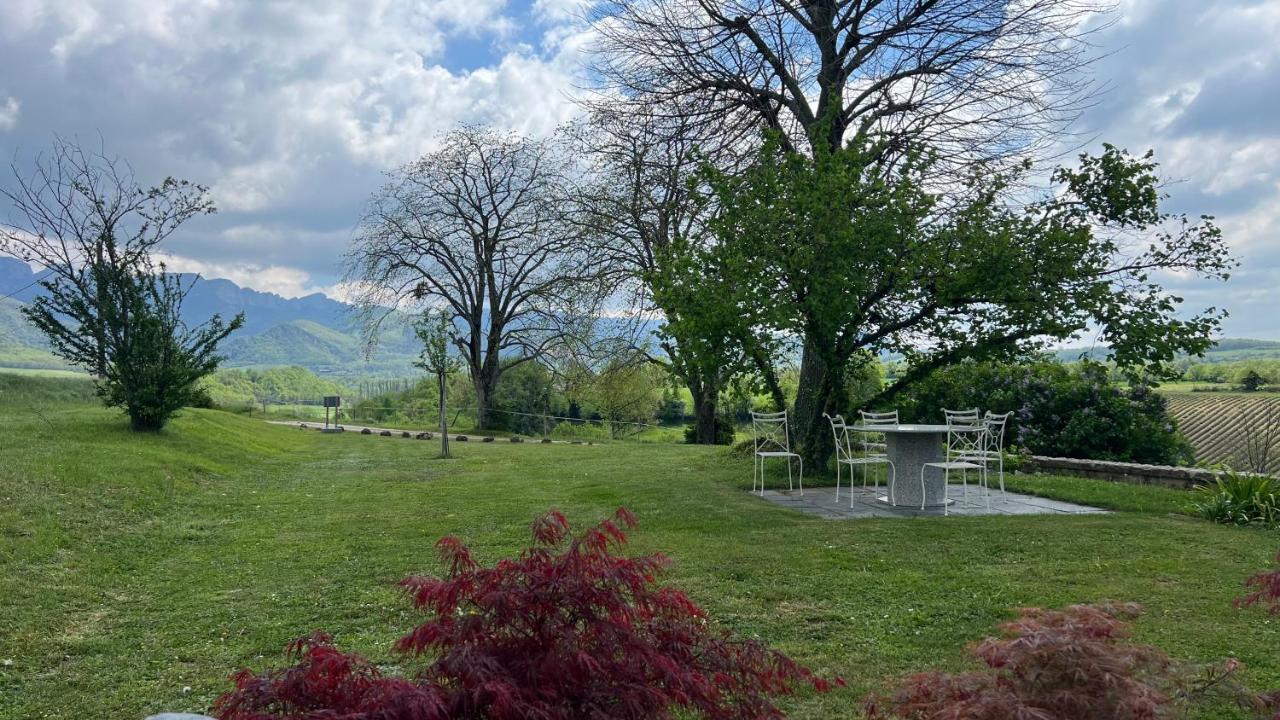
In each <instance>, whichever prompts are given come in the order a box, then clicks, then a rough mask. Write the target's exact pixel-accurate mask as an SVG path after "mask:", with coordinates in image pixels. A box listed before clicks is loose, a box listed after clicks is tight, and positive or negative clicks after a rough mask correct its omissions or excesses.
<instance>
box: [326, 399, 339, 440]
mask: <svg viewBox="0 0 1280 720" xmlns="http://www.w3.org/2000/svg"><path fill="white" fill-rule="evenodd" d="M340 407H342V398H341V397H340V396H338V395H325V396H324V430H323V431H322V432H342V426H341V425H339V424H338V408H340ZM329 408H333V425H332V426H330V425H329Z"/></svg>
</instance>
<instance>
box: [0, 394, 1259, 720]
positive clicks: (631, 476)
mask: <svg viewBox="0 0 1280 720" xmlns="http://www.w3.org/2000/svg"><path fill="white" fill-rule="evenodd" d="M59 382H64V383H65V381H57V380H52V379H46V378H37V379H35V381H34V384H33V382H32V381H31V379H29V378H23V379H21V380H12V379H10V378H5V377H4V376H0V389H5V390H7V391H8V392H7V394H0V433H3V437H4V438H5V441H6V442H5V450H4V462H3V463H0V529H2V531H0V628H3V631H0V718H5V719H6V720H7V719H13V720H17V719H19V718H21V719H24V720H25V719H28V718H68V717H112V718H138V717H143V716H145V715H146V714H148V713H150V712H155V711H159V710H162V709H167V710H203V709H207V707H208V706H209V704H210V703H211V702H212V700H213V698H214V697H216V696H217V694H219V693H220V692H221V691H223V690H224V689H225V688H226V687H227V682H226V676H227V674H228V673H229V672H231V671H232V670H234V669H236V668H238V667H240V666H243V665H246V664H248V665H251V666H254V667H262V666H264V665H266V664H278V663H280V662H281V653H280V651H281V648H282V646H283V645H284V644H285V643H286V642H288V641H289V640H290V639H292V638H293V637H295V636H296V635H298V634H301V633H304V632H306V631H309V630H312V629H317V628H324V629H326V630H328V631H330V632H332V633H334V634H335V635H336V637H337V638H338V640H339V642H340V643H341V645H342V646H343V647H345V648H348V649H353V650H358V651H361V652H363V653H366V654H367V655H369V656H371V657H372V658H374V659H375V660H376V661H379V662H383V663H387V664H391V665H398V664H400V662H401V661H400V660H399V659H397V658H395V657H394V656H391V655H389V653H388V652H387V648H388V646H389V644H390V642H391V641H392V640H393V639H394V638H395V637H397V636H398V635H400V634H401V633H403V632H405V631H406V630H407V629H408V628H409V627H410V626H411V625H412V624H413V623H414V621H415V617H414V615H413V614H411V613H409V612H407V604H406V603H405V602H404V601H403V599H401V598H399V597H398V596H397V594H396V593H395V592H394V591H393V589H392V584H393V583H394V582H395V581H396V580H398V579H399V578H401V577H403V576H404V575H406V574H410V573H421V572H437V571H439V569H440V568H439V566H438V565H437V563H436V561H435V558H434V551H433V549H432V544H433V543H434V542H435V540H436V539H437V538H439V537H440V536H441V535H444V534H447V533H454V534H457V535H459V536H460V537H462V538H463V539H465V540H466V541H468V542H470V543H472V545H473V546H474V548H475V550H476V551H477V554H478V555H479V556H480V557H481V558H482V559H484V560H490V561H491V560H495V559H497V558H500V557H503V556H505V555H508V554H511V553H513V552H516V551H517V550H518V549H519V548H520V547H522V546H523V545H524V544H525V542H526V540H527V529H528V524H529V521H530V520H531V519H532V518H533V517H534V516H535V515H536V514H539V513H540V512H542V511H544V510H545V509H547V508H548V507H551V506H555V507H558V508H560V509H562V510H564V511H565V512H566V513H567V514H568V515H569V517H570V518H571V519H572V520H573V521H575V522H576V523H578V524H579V525H581V524H585V523H587V522H590V521H592V520H595V519H599V518H601V517H603V516H605V515H606V514H607V513H608V512H609V511H611V510H612V509H613V508H614V507H616V506H618V505H626V506H628V507H630V508H631V509H632V510H633V511H635V513H636V514H637V516H638V517H639V518H640V521H641V523H642V525H641V528H640V530H639V531H637V533H636V534H635V535H634V547H633V550H634V551H636V552H649V551H658V550H660V551H663V552H666V553H668V554H669V555H670V556H671V557H672V558H673V559H674V561H675V567H674V570H673V572H672V574H671V576H670V577H669V581H670V582H672V583H673V584H676V585H679V586H681V587H684V588H686V589H687V590H689V591H690V592H691V594H692V595H693V596H694V597H695V598H696V599H697V600H698V601H700V602H702V603H703V604H705V605H706V606H707V607H708V608H709V610H710V612H711V614H712V616H713V617H714V618H716V619H717V620H718V621H719V622H720V623H722V624H723V625H725V626H727V627H729V628H732V629H733V630H735V631H737V632H739V633H743V634H746V635H758V636H759V637H761V638H763V639H765V640H766V641H768V642H770V643H772V644H774V645H776V646H778V647H780V648H782V649H784V650H786V651H787V652H789V653H791V654H793V655H794V656H795V657H797V658H798V659H800V660H802V661H804V662H807V663H810V664H811V665H813V666H814V667H815V668H817V669H819V670H820V671H822V672H824V673H831V674H840V675H843V676H844V677H845V678H846V679H847V680H848V681H849V683H850V685H851V687H850V688H849V689H847V690H842V691H838V692H835V693H832V694H830V695H827V696H816V695H812V694H807V695H803V696H801V697H797V698H793V699H789V700H787V701H786V703H785V705H786V708H787V709H788V710H789V711H790V713H791V715H792V717H797V718H828V717H855V716H856V715H857V713H856V711H855V707H856V705H857V700H858V698H859V697H860V696H861V694H862V693H863V692H865V691H867V690H869V689H872V688H875V687H881V686H882V685H883V684H884V683H885V682H887V681H888V680H889V679H891V678H894V677H896V676H899V675H901V674H903V673H908V672H912V671H916V670H922V669H925V668H929V667H934V666H938V665H942V666H945V667H950V668H959V667H963V666H964V661H963V649H964V646H965V644H966V643H969V642H971V641H973V640H975V639H978V638H980V637H982V636H984V635H985V634H986V633H988V632H989V631H990V629H991V627H992V625H994V624H995V623H997V622H999V621H1001V620H1002V619H1005V618H1007V617H1009V615H1010V608H1014V607H1017V606H1021V605H1045V606H1061V605H1065V604H1068V603H1073V602H1085V601H1093V600H1100V599H1104V598H1116V599H1125V600H1135V601H1139V602H1142V603H1144V604H1145V605H1146V607H1147V615H1146V616H1145V617H1144V618H1143V619H1142V620H1141V621H1140V622H1139V624H1138V633H1137V634H1138V639H1139V640H1141V641H1147V642H1154V643H1158V644H1160V645H1162V646H1163V647H1165V648H1167V649H1168V650H1169V651H1171V652H1172V653H1173V654H1175V655H1177V656H1180V657H1184V658H1190V659H1200V660H1209V659H1214V658H1220V657H1224V656H1227V655H1235V656H1237V657H1239V658H1240V659H1241V660H1243V661H1244V662H1245V663H1246V664H1247V665H1248V666H1249V668H1250V669H1249V677H1250V679H1251V680H1253V681H1255V682H1257V683H1258V684H1260V685H1263V686H1276V685H1280V656H1278V655H1277V653H1276V652H1275V648H1276V647H1277V646H1280V624H1277V623H1274V622H1271V623H1268V622H1266V620H1265V619H1264V618H1263V617H1262V616H1261V615H1260V614H1259V613H1256V612H1243V611H1236V610H1233V609H1232V608H1231V605H1230V603H1231V599H1232V597H1233V596H1234V595H1236V594H1237V593H1238V591H1239V588H1240V583H1241V580H1242V579H1243V578H1244V576H1245V575H1246V574H1248V573H1250V572H1252V571H1255V570H1257V569H1260V568H1262V567H1264V566H1266V565H1267V563H1268V562H1269V559H1270V557H1271V555H1272V554H1273V553H1274V550H1275V547H1276V545H1277V544H1278V541H1280V538H1277V536H1275V535H1274V534H1272V535H1264V534H1262V533H1260V532H1256V531H1250V530H1241V529H1236V528H1227V527H1218V526H1213V525H1208V524H1205V523H1202V522H1199V521H1196V520H1193V519H1190V518H1186V517H1171V516H1169V515H1168V514H1167V513H1168V512H1169V511H1170V510H1174V509H1177V507H1178V506H1179V502H1180V500H1181V496H1178V495H1176V494H1168V495H1162V494H1159V493H1156V494H1144V495H1142V497H1140V498H1139V499H1137V500H1134V499H1132V498H1131V495H1132V494H1131V493H1130V492H1129V490H1130V488H1127V487H1125V486H1119V485H1109V484H1103V483H1096V484H1094V483H1088V482H1087V481H1077V482H1075V483H1055V482H1054V481H1052V480H1050V479H1045V478H1027V479H1024V480H1019V483H1025V484H1034V483H1039V484H1041V485H1042V487H1041V488H1040V489H1041V490H1048V491H1053V492H1057V493H1058V495H1059V496H1061V497H1069V498H1071V497H1077V496H1079V495H1081V494H1085V495H1088V496H1089V497H1090V498H1091V499H1092V500H1094V501H1095V502H1100V503H1104V504H1110V505H1112V506H1115V507H1128V508H1130V509H1131V510H1134V511H1130V512H1120V513H1116V514H1113V515H1103V516H1085V517H1074V518H1063V517H1004V518H954V517H953V518H945V519H944V518H928V519H920V520H867V521H858V522H832V521H824V520H819V519H815V518H812V517H809V516H805V515H801V514H798V513H795V512H792V511H789V510H785V509H782V508H780V507H776V506H773V505H770V504H768V503H765V502H763V501H761V500H759V499H758V498H754V497H751V496H749V495H748V494H747V493H745V492H744V490H745V488H746V487H747V485H748V478H749V476H750V468H749V461H748V460H746V459H739V458H735V457H731V456H729V455H727V454H726V453H725V452H724V451H723V450H720V449H709V448H699V447H690V446H683V445H641V444H610V445H595V446H585V445H581V446H575V445H554V446H552V445H539V444H524V445H513V444H509V443H492V444H479V443H459V444H457V445H456V450H457V452H458V453H459V455H460V456H461V457H460V458H459V459H456V460H453V461H440V460H435V459H433V456H434V453H435V451H436V449H437V446H436V445H435V443H428V442H418V441H411V440H402V439H400V438H381V437H376V436H374V437H368V436H360V435H355V434H346V435H342V436H330V435H321V434H319V433H315V432H303V431H299V430H296V429H292V428H288V427H279V426H270V425H266V424H264V423H261V422H259V421H256V420H252V419H248V418H243V417H238V416H234V415H231V414H227V413H223V412H218V411H188V412H186V413H185V414H184V415H183V416H182V417H181V418H179V419H178V420H177V421H176V422H175V423H174V424H173V425H172V426H171V427H170V428H169V429H168V430H166V431H165V432H163V433H161V434H158V435H135V434H132V433H130V432H129V431H128V430H127V428H126V425H125V423H124V422H123V421H122V419H121V418H120V417H119V416H118V415H117V414H116V413H114V412H109V411H106V410H102V409H98V408H94V407H92V406H90V405H88V404H86V403H85V399H86V396H85V395H84V394H83V388H82V387H81V386H79V385H76V384H71V385H69V386H68V387H69V389H67V388H64V389H58V387H59V386H58V383H59ZM15 385H21V386H24V387H25V390H23V391H22V392H17V391H15V390H14V389H13V387H14V386H15ZM35 409H38V410H39V413H36V412H35ZM1169 492H1172V491H1169ZM187 687H189V688H190V691H189V692H184V688H187Z"/></svg>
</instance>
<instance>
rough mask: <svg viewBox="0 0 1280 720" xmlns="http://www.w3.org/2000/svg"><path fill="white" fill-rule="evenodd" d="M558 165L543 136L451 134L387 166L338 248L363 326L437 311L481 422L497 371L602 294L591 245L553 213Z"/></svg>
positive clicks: (563, 166)
mask: <svg viewBox="0 0 1280 720" xmlns="http://www.w3.org/2000/svg"><path fill="white" fill-rule="evenodd" d="M570 165H571V158H569V157H568V155H567V154H566V153H565V152H564V151H563V148H562V146H561V145H560V144H559V143H558V142H556V141H555V139H552V140H533V139H529V138H525V137H519V136H516V135H511V134H503V133H499V132H497V131H495V130H492V129H489V128H484V127H462V128H459V129H457V130H454V131H452V132H450V133H448V134H446V135H445V136H444V137H443V138H442V139H441V142H440V149H439V150H436V151H435V152H432V153H429V154H427V155H425V156H423V157H422V158H421V159H419V160H417V161H414V162H412V163H409V164H408V165H405V166H404V167H402V168H400V169H399V170H397V171H395V172H393V173H390V176H389V180H388V182H387V184H386V185H384V186H383V187H382V188H381V189H380V190H378V191H377V192H376V193H375V194H374V195H373V197H372V199H371V200H370V203H369V207H368V210H367V212H366V213H365V216H364V218H363V219H362V220H361V221H360V225H359V228H358V230H357V233H356V239H355V243H354V245H353V247H352V250H351V251H350V253H349V254H348V258H347V259H348V280H350V281H352V282H353V283H354V284H355V286H356V287H358V288H360V290H359V292H360V295H359V297H358V302H359V304H360V306H361V307H362V308H363V310H364V312H365V314H366V319H367V320H368V322H367V326H368V327H369V328H370V329H371V330H375V331H376V328H377V327H378V326H379V325H380V324H381V323H382V322H383V321H384V320H385V319H386V318H387V317H389V316H390V315H391V313H392V312H394V310H395V309H404V308H405V307H406V306H414V305H427V306H437V307H440V308H442V309H445V310H447V312H448V313H449V314H450V316H451V318H452V319H453V320H454V321H455V325H456V326H457V327H458V333H457V335H456V336H455V343H456V344H457V346H458V349H459V351H460V353H461V355H462V359H463V363H464V364H465V365H466V367H467V370H468V372H469V373H470V377H471V381H472V384H473V385H474V387H475V392H476V401H477V406H478V412H477V418H476V420H477V423H478V424H479V425H480V426H481V427H484V426H485V425H486V423H487V420H488V414H489V409H490V406H491V405H492V402H493V392H494V390H495V389H496V387H497V384H498V379H499V377H500V376H501V374H502V373H503V371H505V370H507V369H510V368H511V367H514V366H515V365H518V364H519V363H522V362H527V361H530V360H534V359H537V358H539V357H541V356H542V355H543V354H544V353H545V352H546V351H547V349H548V348H549V347H550V346H551V345H553V344H554V343H556V342H557V341H558V340H559V339H560V338H561V337H563V335H564V333H565V332H566V327H567V326H571V325H572V324H573V323H576V322H578V321H579V320H580V319H581V318H582V317H583V316H587V315H590V314H591V312H592V310H593V309H594V307H595V304H596V302H597V299H598V297H599V296H600V295H601V294H602V293H603V289H604V288H603V286H602V283H601V278H602V266H601V263H600V257H599V256H598V253H597V252H596V251H595V248H596V243H595V242H594V241H593V238H592V237H591V236H590V234H589V232H586V231H585V230H584V228H583V226H582V224H580V223H572V222H569V221H567V220H566V218H565V217H564V216H565V212H566V208H569V207H570V203H569V201H568V199H569V198H570V197H571V196H572V195H573V193H574V184H575V183H574V177H575V176H574V173H573V172H572V171H571V167H570ZM373 337H376V332H371V333H370V338H373Z"/></svg>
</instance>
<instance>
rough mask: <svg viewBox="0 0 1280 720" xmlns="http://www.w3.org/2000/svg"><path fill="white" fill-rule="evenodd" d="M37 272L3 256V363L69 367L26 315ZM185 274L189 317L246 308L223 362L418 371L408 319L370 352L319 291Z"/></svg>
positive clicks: (341, 371)
mask: <svg viewBox="0 0 1280 720" xmlns="http://www.w3.org/2000/svg"><path fill="white" fill-rule="evenodd" d="M39 279H40V277H39V276H38V274H37V273H35V272H34V271H32V269H31V266H29V265H27V264H26V263H24V262H22V261H20V260H17V259H14V258H10V257H0V298H3V299H0V367H24V368H48V369H66V367H67V366H66V363H65V362H63V361H62V360H60V359H59V358H57V357H55V356H53V355H52V354H51V353H50V352H49V345H48V343H47V342H46V341H45V339H44V337H43V336H42V335H41V334H40V333H39V331H37V330H36V329H35V328H34V327H32V326H31V325H30V324H29V323H28V322H27V321H26V318H24V317H23V316H22V314H21V308H22V305H23V304H25V303H29V302H31V301H32V300H34V299H35V298H36V297H37V296H39V295H40V294H41V293H42V292H43V289H42V288H41V287H40V286H39V285H38V283H37V281H38V280H39ZM182 281H183V284H184V285H189V286H190V292H189V293H188V294H187V297H186V299H185V300H184V301H183V304H182V314H183V319H184V320H185V321H186V322H188V323H200V322H203V321H205V320H207V319H208V318H209V317H211V316H213V315H214V314H218V315H221V316H222V317H224V318H230V317H233V316H234V315H235V314H236V313H240V312H243V313H244V316H245V323H244V326H243V327H242V328H240V329H239V330H237V331H236V332H235V333H234V334H232V336H231V337H230V338H228V339H227V341H226V343H225V344H224V345H223V347H222V352H223V354H225V355H226V356H227V360H226V362H225V363H223V365H224V367H265V366H275V365H297V366H300V367H305V368H307V369H309V370H312V371H313V372H316V373H318V374H326V375H337V376H356V375H360V376H370V375H372V376H390V377H400V376H404V375H408V374H412V373H414V372H415V371H414V369H413V367H412V362H413V360H414V358H415V357H416V355H417V351H418V344H417V341H416V338H415V337H414V335H413V331H412V329H411V328H409V327H408V326H407V324H406V323H404V322H393V323H391V325H390V326H389V327H388V328H387V329H386V330H385V331H384V332H383V333H382V335H381V336H380V337H379V342H378V345H377V347H376V348H375V351H374V353H373V355H372V356H371V357H369V358H366V357H365V352H364V347H365V346H364V341H363V338H362V333H361V330H360V328H359V326H358V322H357V319H356V316H355V312H354V308H353V307H352V306H350V305H348V304H346V303H342V302H339V301H337V300H333V299H332V298H329V297H326V296H324V295H322V294H320V293H315V294H312V295H307V296H304V297H300V298H286V297H281V296H280V295H276V294H275V293H269V292H260V291H257V290H253V289H250V288H243V287H240V286H239V285H237V284H235V283H234V282H232V281H230V280H223V279H213V280H206V279H203V278H199V277H197V276H194V275H183V276H182Z"/></svg>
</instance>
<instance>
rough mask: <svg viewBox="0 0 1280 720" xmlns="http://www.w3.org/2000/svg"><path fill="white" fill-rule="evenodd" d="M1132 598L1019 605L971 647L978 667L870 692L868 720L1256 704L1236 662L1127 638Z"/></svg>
mask: <svg viewBox="0 0 1280 720" xmlns="http://www.w3.org/2000/svg"><path fill="white" fill-rule="evenodd" d="M1140 612H1141V608H1140V607H1139V606H1137V605H1133V604H1120V605H1115V604H1108V605H1073V606H1071V607H1068V608H1066V609H1065V610H1044V609H1041V608H1024V609H1022V610H1021V611H1020V613H1019V617H1018V619H1016V620H1014V621H1012V622H1008V623H1005V624H1004V625H1001V626H1000V629H1001V630H1003V631H1004V636H1003V637H1000V638H987V639H986V640H983V641H982V642H980V643H978V644H977V645H975V646H974V648H973V650H972V652H973V655H974V656H975V657H976V658H977V659H978V660H979V661H981V662H982V663H983V664H984V665H986V669H985V670H981V671H975V672H967V673H956V674H951V673H941V672H930V673H921V674H918V675H914V676H912V677H910V678H908V679H907V680H906V682H905V683H904V684H903V686H902V688H901V689H899V690H898V691H897V692H896V693H894V694H893V695H892V696H889V697H879V696H874V695H873V696H870V697H869V698H868V699H867V701H866V703H865V706H866V710H867V715H868V717H869V718H872V719H873V720H874V719H877V718H890V717H897V718H909V719H910V720H943V719H944V718H945V719H954V720H959V719H960V718H964V719H965V720H1008V719H1009V718H1034V719H1035V720H1076V719H1077V718H1099V719H1101V718H1107V719H1109V720H1139V719H1145V718H1150V719H1155V718H1168V717H1179V716H1180V714H1181V711H1183V710H1184V709H1186V708H1187V707H1188V706H1189V705H1191V704H1193V703H1195V702H1199V701H1206V700H1217V701H1222V700H1224V699H1228V698H1229V699H1230V700H1232V701H1235V702H1236V703H1238V704H1239V705H1241V706H1242V707H1245V708H1248V709H1253V710H1261V709H1262V708H1263V706H1264V698H1262V697H1260V696H1258V695H1255V694H1253V693H1251V692H1249V691H1248V690H1247V689H1245V688H1244V686H1242V685H1240V684H1239V683H1238V682H1237V680H1236V678H1235V675H1236V671H1237V670H1238V669H1239V667H1240V664H1239V663H1238V662H1236V661H1227V662H1224V663H1222V664H1219V665H1215V666H1210V667H1207V668H1194V667H1190V666H1184V665H1181V664H1179V663H1177V662H1175V661H1174V660H1173V659H1171V658H1170V657H1169V656H1168V655H1166V654H1165V653H1164V652H1162V651H1161V650H1160V649H1158V648H1155V647H1152V646H1149V645H1136V644H1133V643H1130V642H1128V640H1129V634H1130V631H1129V624H1128V622H1126V621H1127V620H1131V619H1133V618H1135V617H1137V616H1138V615H1139V614H1140Z"/></svg>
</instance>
